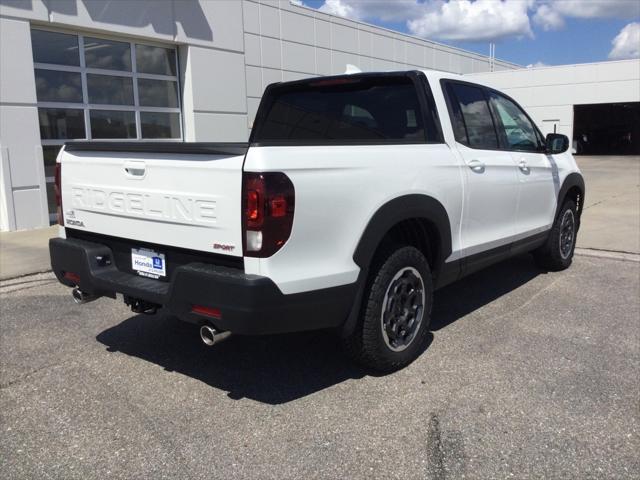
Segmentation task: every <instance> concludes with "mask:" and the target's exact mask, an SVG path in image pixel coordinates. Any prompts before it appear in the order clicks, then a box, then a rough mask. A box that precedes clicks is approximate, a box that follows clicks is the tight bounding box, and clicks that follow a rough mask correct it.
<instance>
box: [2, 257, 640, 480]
mask: <svg viewBox="0 0 640 480" xmlns="http://www.w3.org/2000/svg"><path fill="white" fill-rule="evenodd" d="M639 277H640V264H639V263H637V262H636V261H620V260H615V259H602V258H594V257H586V256H578V257H576V259H575V262H574V265H573V266H572V267H571V268H570V269H569V270H568V271H565V272H562V273H543V272H541V271H540V270H538V269H537V268H536V267H535V266H534V265H533V262H532V261H531V259H530V258H529V257H528V256H523V257H519V258H515V259H512V260H510V261H508V262H506V263H503V264H500V265H497V266H494V267H492V268H489V269H488V270H486V271H483V272H480V273H478V274H476V275H474V276H472V277H469V278H468V279H466V280H464V281H462V282H459V283H457V284H454V285H452V286H450V287H447V288H446V289H445V290H442V291H441V292H439V293H438V294H437V296H436V307H435V312H434V320H433V323H432V331H433V338H432V341H431V343H430V345H429V347H428V348H427V350H426V351H425V352H424V354H423V355H422V356H421V357H420V358H419V359H418V360H417V361H416V362H414V363H413V364H412V365H410V366H409V367H408V368H406V369H404V370H402V371H400V372H397V373H394V374H392V375H387V376H377V375H373V374H371V373H370V372H366V371H363V370H361V369H360V368H358V367H356V366H354V365H352V364H351V363H349V361H348V360H347V359H346V358H345V357H344V355H343V354H342V353H341V350H340V349H339V347H338V344H337V342H336V341H335V339H334V337H332V336H331V335H329V334H327V333H317V332H316V333H303V334H292V335H285V336H274V337H231V338H229V339H227V340H226V341H225V342H223V343H221V344H219V345H216V346H214V347H212V348H206V347H204V346H202V345H201V343H200V340H199V338H198V335H197V331H196V330H195V329H194V328H193V327H191V326H189V325H186V324H185V325H183V324H179V323H176V322H175V321H172V320H171V319H169V318H166V317H163V316H162V315H160V314H158V315H155V316H141V315H133V314H132V313H131V312H130V311H128V310H127V309H126V308H125V306H124V305H123V304H122V303H121V302H120V301H118V302H115V301H112V300H108V299H102V300H98V301H96V302H94V303H91V304H87V305H84V306H77V305H75V304H74V303H73V302H72V300H71V296H70V290H69V289H67V288H65V287H63V286H60V285H58V284H57V283H55V282H54V281H53V280H52V279H51V277H50V276H48V275H41V276H34V277H23V278H22V279H18V280H16V281H14V282H12V284H7V283H6V282H5V283H4V284H3V287H2V289H1V291H2V298H1V302H2V303H1V306H2V307H1V308H2V315H1V324H0V332H1V335H2V341H1V343H0V365H1V366H0V368H1V370H0V372H1V376H0V382H1V385H0V387H1V388H0V392H1V394H0V415H1V417H0V420H1V421H0V425H1V428H2V435H0V462H1V463H0V477H1V478H5V479H13V478H65V479H71V478H78V479H93V478H95V479H103V478H153V479H159V478H208V479H210V478H223V479H229V478H261V479H268V478H273V479H288V478H403V479H407V478H433V479H445V478H479V479H489V478H501V479H502V478H510V477H514V478H607V479H610V478H640V473H639V472H640V459H639V456H638V451H640V437H639V435H640V418H639V416H640V415H639V411H640V403H639V402H640V400H639V399H640V387H639V383H638V378H640V351H639V350H640V347H639V345H640V338H639V336H640V306H639V302H638V298H639V296H640V286H639ZM301 320H302V319H301Z"/></svg>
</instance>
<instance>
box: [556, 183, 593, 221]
mask: <svg viewBox="0 0 640 480" xmlns="http://www.w3.org/2000/svg"><path fill="white" fill-rule="evenodd" d="M584 195H585V186H584V178H583V177H582V175H581V174H580V173H578V172H573V173H570V174H569V175H567V178H565V179H564V182H562V186H561V187H560V191H559V192H558V204H557V205H556V213H555V215H554V217H553V218H554V220H555V219H556V218H558V214H559V213H560V209H561V208H562V205H563V204H564V202H565V201H566V200H567V199H569V198H570V199H572V200H573V201H574V202H575V203H576V213H577V216H578V228H579V227H580V217H581V216H582V210H583V209H584V198H585V197H584Z"/></svg>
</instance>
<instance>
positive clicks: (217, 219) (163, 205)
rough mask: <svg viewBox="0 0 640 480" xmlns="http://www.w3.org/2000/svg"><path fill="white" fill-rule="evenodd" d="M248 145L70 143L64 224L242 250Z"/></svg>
mask: <svg viewBox="0 0 640 480" xmlns="http://www.w3.org/2000/svg"><path fill="white" fill-rule="evenodd" d="M246 149H247V145H246V144H197V143H195V144H194V143H157V144H151V143H146V144H145V143H142V144H140V143H138V144H132V143H106V142H103V143H101V144H88V143H77V144H67V145H66V146H65V149H64V150H63V152H62V153H61V155H60V157H59V160H60V161H61V184H62V211H63V214H64V225H65V227H69V228H74V229H78V230H83V231H88V232H94V233H98V234H104V235H110V236H114V237H121V238H126V239H131V240H139V241H141V242H150V243H154V244H161V245H170V246H174V247H180V248H184V249H191V250H199V251H203V252H214V253H218V254H224V255H232V256H242V225H241V189H242V165H243V161H244V155H245V153H246Z"/></svg>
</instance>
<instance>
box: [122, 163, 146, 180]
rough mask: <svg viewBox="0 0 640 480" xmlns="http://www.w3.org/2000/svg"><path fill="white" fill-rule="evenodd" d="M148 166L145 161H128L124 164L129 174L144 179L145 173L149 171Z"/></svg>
mask: <svg viewBox="0 0 640 480" xmlns="http://www.w3.org/2000/svg"><path fill="white" fill-rule="evenodd" d="M146 169H147V167H146V165H145V163H144V162H127V163H125V164H124V171H125V172H126V174H127V176H129V177H132V178H136V179H142V178H144V175H145V173H147V170H146Z"/></svg>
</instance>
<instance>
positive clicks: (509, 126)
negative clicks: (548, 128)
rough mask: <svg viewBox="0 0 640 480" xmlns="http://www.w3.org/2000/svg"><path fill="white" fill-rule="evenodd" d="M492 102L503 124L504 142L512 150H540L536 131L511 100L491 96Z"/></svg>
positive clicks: (500, 96) (493, 94) (494, 95)
mask: <svg viewBox="0 0 640 480" xmlns="http://www.w3.org/2000/svg"><path fill="white" fill-rule="evenodd" d="M491 102H492V103H493V106H494V107H495V110H496V111H497V112H498V116H499V117H500V121H501V123H502V127H503V131H502V132H500V133H503V140H504V143H506V146H507V147H508V148H510V149H512V150H525V151H530V152H535V151H537V150H539V149H540V145H539V144H538V137H537V135H536V130H535V127H534V126H533V124H532V123H531V121H529V119H528V118H527V116H526V115H525V113H524V112H523V111H522V110H521V109H520V108H519V107H518V106H517V105H516V104H514V103H513V102H512V101H511V100H509V99H507V98H505V97H503V96H502V95H497V94H495V93H492V94H491Z"/></svg>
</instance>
